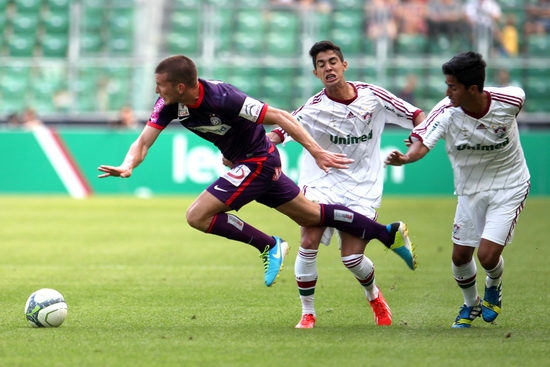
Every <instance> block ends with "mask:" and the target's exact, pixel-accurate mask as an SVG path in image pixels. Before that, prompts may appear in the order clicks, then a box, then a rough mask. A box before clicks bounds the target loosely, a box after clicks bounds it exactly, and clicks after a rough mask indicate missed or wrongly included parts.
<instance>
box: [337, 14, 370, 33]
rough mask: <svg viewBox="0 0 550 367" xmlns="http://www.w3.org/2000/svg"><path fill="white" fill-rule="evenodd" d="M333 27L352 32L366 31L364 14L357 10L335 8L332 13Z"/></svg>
mask: <svg viewBox="0 0 550 367" xmlns="http://www.w3.org/2000/svg"><path fill="white" fill-rule="evenodd" d="M332 18H333V27H334V28H336V29H340V30H347V31H349V32H351V33H355V32H357V33H359V34H363V33H365V28H364V26H363V21H364V14H363V12H358V11H356V10H335V11H334V12H333V13H332Z"/></svg>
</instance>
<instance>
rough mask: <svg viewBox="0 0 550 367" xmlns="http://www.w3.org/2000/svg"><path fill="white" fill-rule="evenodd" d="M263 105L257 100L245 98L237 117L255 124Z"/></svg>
mask: <svg viewBox="0 0 550 367" xmlns="http://www.w3.org/2000/svg"><path fill="white" fill-rule="evenodd" d="M263 106H264V104H263V103H262V102H260V101H258V100H257V99H253V98H250V97H246V99H245V100H244V103H243V106H242V107H241V111H240V112H239V116H241V117H244V118H245V119H247V120H250V121H253V122H256V121H257V120H258V117H260V112H262V108H263Z"/></svg>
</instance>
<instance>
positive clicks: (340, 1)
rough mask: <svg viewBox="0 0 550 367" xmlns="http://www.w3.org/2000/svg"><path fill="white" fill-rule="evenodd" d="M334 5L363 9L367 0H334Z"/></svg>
mask: <svg viewBox="0 0 550 367" xmlns="http://www.w3.org/2000/svg"><path fill="white" fill-rule="evenodd" d="M332 5H333V6H334V8H336V9H343V8H352V9H354V10H357V11H361V10H363V7H364V6H365V0H332Z"/></svg>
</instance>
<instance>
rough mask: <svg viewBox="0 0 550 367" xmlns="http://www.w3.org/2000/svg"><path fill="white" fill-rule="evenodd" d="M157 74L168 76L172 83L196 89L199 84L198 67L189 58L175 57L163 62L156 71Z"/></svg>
mask: <svg viewBox="0 0 550 367" xmlns="http://www.w3.org/2000/svg"><path fill="white" fill-rule="evenodd" d="M155 74H167V78H166V80H167V81H169V82H170V83H175V84H179V83H182V84H184V85H186V86H188V87H194V86H195V85H197V82H198V71H197V66H196V65H195V63H194V62H193V60H191V59H190V58H188V57H187V56H184V55H174V56H169V57H167V58H165V59H164V60H162V61H161V62H160V63H159V64H158V65H157V67H156V69H155Z"/></svg>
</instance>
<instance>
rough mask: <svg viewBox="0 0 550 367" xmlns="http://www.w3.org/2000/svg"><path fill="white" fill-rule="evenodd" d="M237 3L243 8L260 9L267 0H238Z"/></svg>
mask: <svg viewBox="0 0 550 367" xmlns="http://www.w3.org/2000/svg"><path fill="white" fill-rule="evenodd" d="M235 3H236V4H237V6H239V7H241V8H260V7H262V5H265V4H266V3H267V0H236V1H235Z"/></svg>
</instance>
